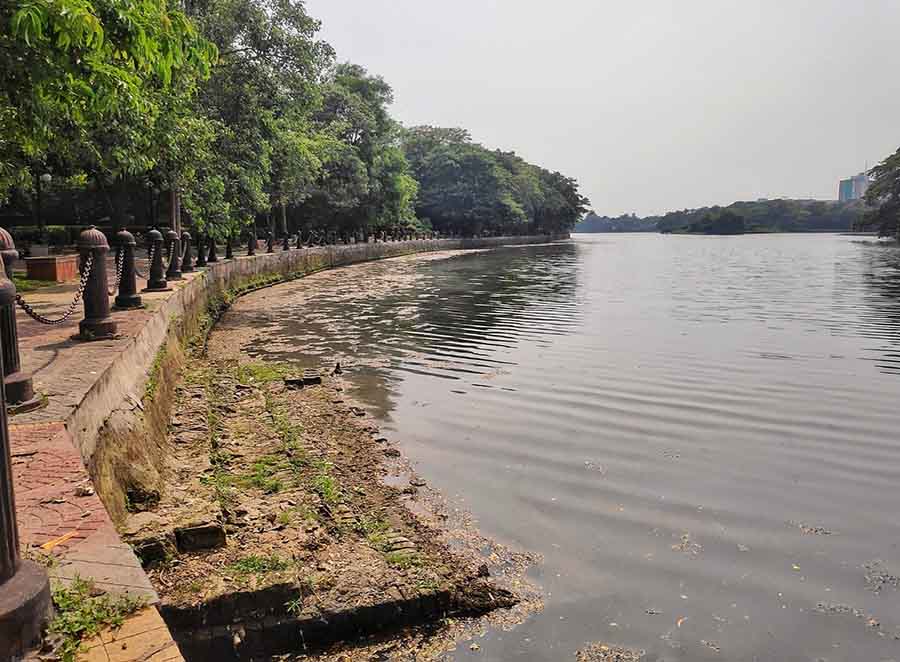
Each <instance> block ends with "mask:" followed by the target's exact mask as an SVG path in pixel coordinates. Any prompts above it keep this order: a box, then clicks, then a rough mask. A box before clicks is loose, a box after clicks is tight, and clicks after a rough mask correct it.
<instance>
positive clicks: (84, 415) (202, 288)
mask: <svg viewBox="0 0 900 662" xmlns="http://www.w3.org/2000/svg"><path fill="white" fill-rule="evenodd" d="M560 238H562V237H548V236H539V237H494V238H486V239H438V240H417V241H405V242H389V243H366V244H352V245H340V246H323V247H318V248H311V249H302V250H290V251H280V250H279V251H277V252H275V253H271V254H259V255H256V256H253V257H239V258H237V259H235V260H228V261H220V262H218V263H216V264H211V265H209V267H208V268H207V269H206V270H205V271H204V272H203V273H200V274H196V275H192V276H190V277H188V278H187V279H186V280H185V281H184V282H182V283H177V284H175V286H174V291H173V292H172V293H171V294H170V295H168V296H166V297H164V298H161V297H154V296H151V297H148V301H149V303H148V309H149V312H150V315H149V316H148V319H147V321H146V323H145V324H144V325H143V326H142V327H141V329H140V331H139V332H138V333H137V334H135V336H134V338H132V339H130V342H129V343H128V344H127V345H126V346H125V347H124V349H123V350H122V351H120V353H119V354H118V355H117V356H115V358H114V359H112V361H111V362H110V364H109V366H108V367H106V368H105V369H104V370H103V372H102V374H100V375H98V376H97V377H96V379H95V380H94V381H93V383H92V384H91V385H90V387H89V388H88V389H87V392H86V393H85V395H84V397H83V398H82V399H81V401H80V402H79V403H78V404H77V405H76V406H75V407H73V409H72V411H71V412H70V413H69V415H68V416H67V418H66V428H67V429H68V430H69V432H70V433H71V434H72V436H73V439H74V440H75V443H76V444H77V445H78V447H79V450H80V452H81V456H82V459H83V461H84V463H85V466H86V467H87V468H88V472H89V473H90V475H91V477H92V479H93V481H94V487H95V488H96V490H97V493H98V494H99V495H100V497H101V499H102V500H103V503H104V505H105V506H106V509H107V511H108V512H109V514H110V516H111V518H112V519H113V521H114V522H116V523H117V524H121V523H122V522H123V521H124V519H125V518H126V517H127V515H128V512H129V510H130V509H131V508H133V507H134V506H135V505H137V506H138V507H144V506H145V505H152V503H153V502H154V501H155V500H156V499H157V498H158V495H159V493H160V490H161V489H162V487H163V485H162V477H161V474H160V472H159V467H160V466H162V464H163V462H164V460H165V457H166V454H167V448H166V446H165V444H164V443H163V440H164V438H165V429H166V425H167V424H168V418H169V413H170V411H171V408H172V394H173V392H172V388H173V386H174V384H175V382H176V377H177V375H178V373H179V371H180V369H181V366H182V365H183V362H184V358H185V356H184V350H185V347H186V344H187V342H188V341H189V339H190V338H192V337H194V336H195V335H196V334H197V333H202V332H203V330H204V328H205V325H206V324H207V323H208V321H209V317H210V315H211V314H212V315H215V314H216V312H217V311H218V310H220V308H221V304H222V302H225V301H227V300H228V299H229V297H232V296H234V295H235V294H236V293H240V292H243V291H247V290H251V289H253V288H257V287H264V286H267V285H270V284H272V283H277V282H284V281H287V280H292V279H295V278H300V277H302V276H305V275H308V274H311V273H315V272H317V271H321V270H324V269H330V268H333V267H338V266H344V265H349V264H355V263H359V262H366V261H371V260H379V259H384V258H391V257H396V256H400V255H409V254H413V253H421V252H430V251H441V250H453V249H469V248H491V247H496V246H503V245H511V244H528V243H541V242H546V241H550V240H554V239H560Z"/></svg>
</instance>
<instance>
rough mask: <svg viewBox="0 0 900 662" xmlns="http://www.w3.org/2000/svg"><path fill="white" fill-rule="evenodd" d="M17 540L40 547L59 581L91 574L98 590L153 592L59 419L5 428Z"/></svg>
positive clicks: (151, 595) (148, 595)
mask: <svg viewBox="0 0 900 662" xmlns="http://www.w3.org/2000/svg"><path fill="white" fill-rule="evenodd" d="M10 445H11V447H12V461H13V481H14V484H15V488H16V515H17V519H18V522H19V536H20V539H21V543H22V544H23V545H24V546H26V547H27V548H41V547H42V546H43V548H42V551H43V552H44V553H46V554H50V555H52V556H53V557H54V558H55V559H56V561H57V562H56V563H55V564H53V567H52V568H51V569H50V575H51V577H53V578H54V579H57V580H61V581H68V580H71V579H72V578H73V577H75V576H80V577H84V578H87V577H91V578H93V579H94V580H95V581H96V583H97V584H98V585H99V586H100V587H101V588H106V589H108V590H114V591H116V592H128V593H132V594H136V595H142V596H144V597H145V598H146V599H148V600H149V601H150V602H155V601H156V594H155V592H154V591H153V588H152V586H151V585H150V582H149V580H148V579H147V576H146V575H145V574H144V571H143V570H142V568H141V566H140V564H139V563H138V561H137V559H136V558H135V556H134V553H133V552H132V551H131V549H130V548H129V547H128V546H127V545H125V544H123V543H122V542H121V541H120V540H119V537H118V534H117V533H116V531H115V528H114V526H113V524H112V521H111V520H110V518H109V515H108V514H107V512H106V509H105V508H104V507H103V503H102V502H101V501H100V497H98V496H97V494H96V493H95V492H94V490H93V488H92V487H91V479H90V476H89V475H88V473H87V470H86V469H85V467H84V465H83V464H82V461H81V455H80V453H79V452H78V449H77V448H75V445H74V444H73V442H72V439H71V437H70V436H69V433H68V432H67V431H66V429H65V426H64V425H63V424H62V423H61V422H56V423H36V424H33V425H13V426H10Z"/></svg>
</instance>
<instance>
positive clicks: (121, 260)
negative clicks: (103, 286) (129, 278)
mask: <svg viewBox="0 0 900 662" xmlns="http://www.w3.org/2000/svg"><path fill="white" fill-rule="evenodd" d="M115 265H116V282H115V283H113V286H112V290H108V291H107V294H109V296H115V294H116V292H118V291H119V283H121V282H122V268H123V267H124V266H125V249H124V248H120V249H119V250H117V251H116V260H115Z"/></svg>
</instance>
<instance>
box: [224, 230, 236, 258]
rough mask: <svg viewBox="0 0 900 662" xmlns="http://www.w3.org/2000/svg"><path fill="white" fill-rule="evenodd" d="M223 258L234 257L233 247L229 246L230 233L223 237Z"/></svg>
mask: <svg viewBox="0 0 900 662" xmlns="http://www.w3.org/2000/svg"><path fill="white" fill-rule="evenodd" d="M225 259H226V260H233V259H234V249H233V248H232V246H231V235H230V234H229V235H228V236H227V237H225Z"/></svg>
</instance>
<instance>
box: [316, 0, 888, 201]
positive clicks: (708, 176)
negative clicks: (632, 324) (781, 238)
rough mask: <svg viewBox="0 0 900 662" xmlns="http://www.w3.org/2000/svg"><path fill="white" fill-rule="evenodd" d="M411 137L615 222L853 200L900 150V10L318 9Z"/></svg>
mask: <svg viewBox="0 0 900 662" xmlns="http://www.w3.org/2000/svg"><path fill="white" fill-rule="evenodd" d="M306 6H307V10H308V11H309V13H310V14H311V15H313V16H315V17H317V18H319V19H321V20H322V22H323V29H322V37H323V38H324V39H325V40H327V41H328V42H330V43H331V44H332V46H334V48H335V50H336V51H337V54H338V59H340V60H342V61H343V60H349V61H352V62H355V63H358V64H361V65H363V66H365V67H366V68H367V69H368V70H369V71H371V72H373V73H377V74H380V75H382V76H384V78H385V79H386V80H387V81H388V82H389V83H390V84H391V85H392V86H393V88H394V93H395V97H396V101H395V103H394V108H393V112H394V114H395V116H396V117H397V118H398V119H399V120H400V121H401V122H403V123H404V124H406V125H415V124H434V125H439V126H461V127H465V128H467V129H469V130H470V131H471V133H472V135H473V137H474V139H475V140H476V141H478V142H481V143H483V144H484V145H485V146H487V147H491V148H497V147H499V148H503V149H508V150H513V151H515V152H517V153H518V154H520V155H521V156H523V157H524V158H526V159H528V160H529V161H533V162H535V163H538V164H540V165H542V166H544V167H548V168H550V169H555V170H560V171H561V172H563V173H565V174H567V175H570V176H573V177H576V178H577V179H578V180H579V182H580V183H581V187H582V192H583V193H584V194H586V195H587V196H588V197H590V199H591V202H592V205H593V207H594V209H595V210H596V211H597V212H598V213H600V214H611V215H612V214H619V213H622V212H632V211H633V212H636V213H638V214H642V215H643V214H649V213H659V212H664V211H668V210H672V209H681V208H684V207H696V206H701V205H706V204H716V203H718V204H728V203H730V202H733V201H735V200H748V199H756V198H759V197H768V198H775V197H814V198H824V199H833V198H836V197H837V186H838V179H840V178H842V177H847V176H849V175H852V174H855V173H857V172H859V171H861V170H862V169H863V168H864V166H865V163H866V161H868V162H869V165H874V163H875V162H877V161H880V160H881V159H883V158H884V157H886V156H887V155H888V154H890V153H892V152H893V151H894V150H895V149H896V148H897V147H898V146H900V77H898V76H900V74H898V63H900V57H898V55H900V0H642V1H640V2H635V1H629V0H555V1H553V2H547V1H546V0H544V1H541V2H538V1H537V0H452V1H447V0H442V1H437V0H307V2H306Z"/></svg>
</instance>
